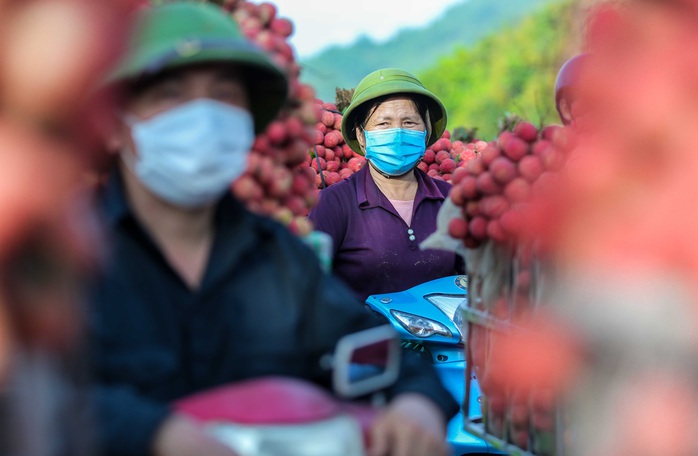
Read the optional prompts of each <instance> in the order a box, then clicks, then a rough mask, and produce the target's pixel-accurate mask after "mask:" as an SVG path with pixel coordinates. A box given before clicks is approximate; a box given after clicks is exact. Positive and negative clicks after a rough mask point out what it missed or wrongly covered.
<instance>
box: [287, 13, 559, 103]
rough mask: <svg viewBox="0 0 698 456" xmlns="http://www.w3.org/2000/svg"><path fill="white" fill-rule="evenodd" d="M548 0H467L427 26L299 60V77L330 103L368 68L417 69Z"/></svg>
mask: <svg viewBox="0 0 698 456" xmlns="http://www.w3.org/2000/svg"><path fill="white" fill-rule="evenodd" d="M551 1H554V0H516V1H511V0H467V1H464V2H462V3H459V4H457V5H454V6H453V7H451V8H450V9H448V10H447V11H446V12H445V13H444V14H443V15H442V16H441V17H440V18H439V19H437V20H435V21H434V22H432V23H431V24H430V25H428V26H426V27H424V28H413V29H405V30H402V31H401V32H399V33H398V34H397V35H396V36H395V37H393V38H392V39H390V40H388V41H386V42H383V43H376V42H374V41H372V40H371V39H369V38H367V37H362V38H360V39H359V40H358V41H356V42H355V43H354V44H352V45H350V46H335V47H331V48H328V49H327V50H325V51H323V52H321V53H320V54H318V55H316V56H314V57H311V58H308V59H305V60H302V61H301V65H302V66H303V71H302V75H301V80H302V81H303V82H305V83H308V84H310V85H312V86H313V87H315V89H316V91H317V93H318V97H319V98H322V99H323V100H326V101H332V100H334V94H335V88H336V87H342V88H351V87H355V86H356V84H357V83H358V82H359V81H360V80H361V78H362V77H364V76H365V75H366V74H368V73H370V72H371V71H374V70H377V69H379V68H386V67H400V68H404V69H406V70H408V71H412V72H414V73H418V72H419V71H422V70H424V69H426V68H429V67H431V66H432V65H434V64H435V63H436V62H437V61H438V60H439V59H440V58H442V57H445V56H448V55H450V54H452V53H453V51H454V50H455V49H457V48H458V47H463V46H470V45H473V44H474V43H476V42H478V41H479V40H480V39H482V38H484V37H485V36H488V35H490V34H492V33H495V32H497V31H498V30H501V29H503V28H507V27H509V26H511V25H512V24H515V23H517V22H518V21H520V20H521V19H522V18H523V17H525V16H527V15H528V14H530V13H531V12H532V11H534V10H536V9H538V8H539V7H540V6H541V5H545V4H548V3H550V2H551ZM319 36H320V35H319Z"/></svg>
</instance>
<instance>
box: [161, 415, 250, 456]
mask: <svg viewBox="0 0 698 456" xmlns="http://www.w3.org/2000/svg"><path fill="white" fill-rule="evenodd" d="M153 454H154V455H155V456H202V455H206V456H238V454H237V453H236V452H234V451H233V450H231V449H230V448H228V447H227V446H225V445H224V444H223V443H221V442H220V441H219V440H216V438H214V437H212V436H211V435H209V434H207V433H206V432H204V430H203V429H202V428H201V427H200V426H199V425H198V424H196V423H195V422H194V421H192V420H190V419H188V418H186V417H183V416H180V415H172V416H171V417H169V418H168V419H167V420H166V421H165V422H164V423H163V424H162V426H161V427H160V430H159V431H158V433H157V434H156V435H155V442H154V446H153Z"/></svg>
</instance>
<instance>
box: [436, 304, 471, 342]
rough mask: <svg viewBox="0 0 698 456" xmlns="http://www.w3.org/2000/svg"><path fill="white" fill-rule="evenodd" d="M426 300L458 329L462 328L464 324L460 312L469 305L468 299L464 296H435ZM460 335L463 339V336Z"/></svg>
mask: <svg viewBox="0 0 698 456" xmlns="http://www.w3.org/2000/svg"><path fill="white" fill-rule="evenodd" d="M425 299H426V300H427V301H429V302H430V303H432V304H433V305H434V306H435V307H436V308H437V309H439V310H440V311H441V312H443V313H444V314H445V315H446V316H447V317H448V319H449V320H451V321H452V322H453V324H455V325H456V328H461V324H462V323H463V318H462V317H461V312H459V311H458V309H460V308H461V307H466V306H467V305H468V298H467V297H465V296H463V295H441V294H435V295H430V296H425ZM459 335H460V336H461V338H462V335H461V334H460V331H459Z"/></svg>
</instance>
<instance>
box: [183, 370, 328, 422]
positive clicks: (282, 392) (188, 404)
mask: <svg viewBox="0 0 698 456" xmlns="http://www.w3.org/2000/svg"><path fill="white" fill-rule="evenodd" d="M174 407H175V410H177V411H179V412H181V413H184V414H186V415H189V416H191V417H192V418H195V419H198V420H200V421H229V422H234V423H240V424H292V423H305V422H311V421H318V420H323V419H327V418H330V417H332V416H334V415H336V414H337V413H339V412H340V408H339V405H338V404H337V403H336V402H335V399H334V398H333V397H332V396H331V395H330V394H329V393H328V392H327V391H325V390H323V389H321V388H319V387H317V386H315V385H313V384H311V383H308V382H305V381H303V380H298V379H293V378H287V377H266V378H262V379H255V380H249V381H245V382H240V383H235V384H233V385H225V386H221V387H218V388H215V389H211V390H207V391H204V392H202V393H198V394H195V395H193V396H189V397H186V398H184V399H181V400H179V401H177V402H175V404H174Z"/></svg>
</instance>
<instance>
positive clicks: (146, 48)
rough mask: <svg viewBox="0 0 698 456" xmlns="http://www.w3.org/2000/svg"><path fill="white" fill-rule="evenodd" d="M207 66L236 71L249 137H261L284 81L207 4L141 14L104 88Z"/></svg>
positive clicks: (218, 11) (170, 6)
mask: <svg viewBox="0 0 698 456" xmlns="http://www.w3.org/2000/svg"><path fill="white" fill-rule="evenodd" d="M207 62H214V63H217V62H220V63H230V64H233V65H235V66H236V67H238V68H240V69H242V71H243V73H244V77H245V82H246V84H247V90H248V96H249V100H250V111H251V112H252V116H253V118H254V124H255V131H256V132H257V133H259V132H260V131H263V130H264V128H266V126H267V124H269V122H271V121H272V120H273V119H274V117H275V116H276V115H277V113H278V112H279V109H280V108H281V106H282V105H283V103H284V101H285V100H286V96H287V94H288V81H287V79H286V75H285V74H284V72H283V71H282V70H281V69H279V68H278V67H277V66H276V65H275V64H274V63H273V62H272V61H271V59H270V58H269V56H268V55H267V54H265V53H264V51H262V50H261V49H259V48H258V47H257V46H255V45H254V44H253V43H252V42H250V41H249V40H247V39H246V38H245V37H244V36H243V35H242V33H241V32H240V29H239V28H238V25H237V24H236V23H235V21H234V20H233V19H232V17H231V16H230V15H229V14H228V13H225V12H224V11H223V10H222V9H221V8H220V7H217V6H214V5H211V4H207V3H199V2H197V3H195V2H188V1H179V2H172V3H166V4H163V5H161V6H156V7H153V8H148V9H146V10H145V11H144V12H143V13H142V14H141V16H140V17H139V18H138V20H137V22H136V25H135V30H134V33H133V35H132V39H131V42H130V46H129V51H128V52H127V55H126V56H125V58H124V59H123V60H122V61H121V63H120V64H119V65H118V66H117V67H116V68H115V69H114V71H113V72H112V73H111V74H110V75H109V76H108V78H107V81H106V82H107V84H113V83H117V82H123V81H127V80H133V79H138V78H140V77H143V76H148V75H154V74H157V73H159V72H161V71H163V70H166V69H171V68H175V67H181V66H186V65H192V64H197V63H207Z"/></svg>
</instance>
